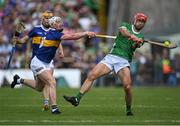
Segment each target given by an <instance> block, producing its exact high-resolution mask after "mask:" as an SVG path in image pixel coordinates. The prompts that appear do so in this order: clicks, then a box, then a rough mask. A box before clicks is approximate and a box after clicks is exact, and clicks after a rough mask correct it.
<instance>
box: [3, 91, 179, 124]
mask: <svg viewBox="0 0 180 126" xmlns="http://www.w3.org/2000/svg"><path fill="white" fill-rule="evenodd" d="M77 92H78V89H67V88H65V89H64V88H62V89H60V88H58V89H57V99H58V105H59V106H60V108H61V111H62V114H61V115H52V114H51V113H50V111H48V112H42V111H41V109H42V108H41V107H42V94H41V93H38V92H35V91H33V90H31V89H29V88H22V89H9V88H0V125H2V124H5V125H7V124H16V125H20V124H22V125H33V124H36V125H38V124H40V125H52V124H56V125H72V124H74V125H118V124H126V125H131V124H137V125H139V124H143V125H147V124H162V125H163V124H169V125H171V124H176V125H180V87H176V88H172V87H134V88H133V112H134V116H132V117H127V116H126V115H125V102H124V92H123V89H122V88H92V89H91V91H90V92H89V93H88V94H86V95H85V96H84V97H83V99H82V100H81V104H80V106H78V107H74V106H72V105H71V104H69V103H67V102H66V101H65V100H64V99H63V98H62V96H63V95H64V94H66V95H75V94H77Z"/></svg>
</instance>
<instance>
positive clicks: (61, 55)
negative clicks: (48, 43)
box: [58, 43, 64, 58]
mask: <svg viewBox="0 0 180 126" xmlns="http://www.w3.org/2000/svg"><path fill="white" fill-rule="evenodd" d="M58 52H59V57H60V58H64V51H63V47H62V44H61V43H60V44H59V47H58Z"/></svg>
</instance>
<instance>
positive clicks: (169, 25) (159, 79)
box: [0, 0, 180, 124]
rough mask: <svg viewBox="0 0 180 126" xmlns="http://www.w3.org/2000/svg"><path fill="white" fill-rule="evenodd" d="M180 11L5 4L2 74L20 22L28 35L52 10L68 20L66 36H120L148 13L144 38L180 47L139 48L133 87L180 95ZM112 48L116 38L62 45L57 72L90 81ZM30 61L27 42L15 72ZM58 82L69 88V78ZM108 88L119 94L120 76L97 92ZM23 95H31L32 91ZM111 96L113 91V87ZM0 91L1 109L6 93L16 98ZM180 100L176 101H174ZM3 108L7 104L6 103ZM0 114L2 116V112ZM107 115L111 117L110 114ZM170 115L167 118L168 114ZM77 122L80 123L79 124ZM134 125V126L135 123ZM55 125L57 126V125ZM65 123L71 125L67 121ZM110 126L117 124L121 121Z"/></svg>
mask: <svg viewBox="0 0 180 126" xmlns="http://www.w3.org/2000/svg"><path fill="white" fill-rule="evenodd" d="M179 7H180V1H179V0H172V1H169V0H158V1H157V0H143V1H142V0H141V1H137V0H136V1H135V0H0V73H1V75H3V74H4V73H6V72H7V71H8V70H5V67H6V64H7V61H8V59H9V56H10V51H11V48H12V44H11V38H12V35H13V32H14V26H15V23H16V22H18V21H19V20H21V21H23V22H24V23H25V25H26V32H25V33H27V32H28V31H29V30H30V29H31V28H32V27H33V26H35V25H38V24H40V15H41V13H42V12H44V11H45V10H51V11H53V13H54V15H56V16H60V17H62V18H63V20H64V32H65V33H75V32H80V31H87V30H88V31H94V32H97V33H101V34H108V35H115V34H116V32H117V28H118V26H119V25H120V24H121V23H122V22H123V21H127V22H132V21H133V15H134V14H135V13H137V12H144V13H145V14H146V15H147V16H148V17H149V18H148V22H147V24H146V26H145V28H144V30H143V33H144V34H145V37H146V38H147V39H150V40H157V41H164V40H171V41H173V42H175V43H176V44H177V45H178V48H176V49H173V50H167V49H164V48H161V47H158V46H152V45H149V44H145V45H144V46H143V47H142V48H141V49H138V51H137V52H136V53H135V56H134V59H133V61H132V64H131V73H132V78H133V86H134V87H136V86H137V88H135V90H136V91H137V92H138V91H139V90H138V89H140V91H142V92H145V90H144V89H142V86H148V87H149V86H153V87H151V88H153V90H156V89H154V86H160V88H158V89H159V90H163V91H162V92H161V91H157V92H160V93H159V94H161V93H162V94H163V93H165V94H171V93H178V90H179V87H178V86H179V85H180V15H179ZM25 33H24V34H25ZM112 43H113V41H112V39H99V38H92V39H89V38H84V39H80V40H78V41H76V42H73V41H63V42H62V45H63V48H64V54H65V57H64V58H63V59H59V58H58V56H56V57H55V59H54V61H55V67H56V68H57V69H58V70H61V69H63V70H68V69H76V70H77V69H78V70H79V71H80V74H81V82H82V81H83V80H84V79H85V77H86V76H87V73H88V72H89V70H90V69H91V68H93V66H95V65H96V64H97V63H98V62H99V61H100V60H101V59H102V58H103V57H104V56H105V55H106V54H107V53H108V52H109V49H110V48H111V46H112ZM30 58H31V44H30V42H28V43H27V44H25V45H23V48H18V47H17V48H16V52H15V54H14V57H13V60H12V64H11V67H10V70H11V71H13V70H19V69H29V62H30ZM166 62H170V64H169V65H168V66H167V65H166ZM167 67H168V68H170V70H169V71H166V68H167ZM3 77H4V76H1V77H0V78H1V80H2V82H1V83H2V85H1V86H2V87H9V81H8V80H7V78H5V77H4V78H3ZM57 80H58V78H57ZM58 83H59V84H58V85H60V86H64V85H66V80H64V78H63V79H62V78H60V81H58ZM61 84H62V85H61ZM105 86H106V87H109V86H110V87H117V89H118V87H120V86H121V83H120V82H119V80H118V79H117V78H116V76H115V77H114V76H113V75H108V76H105V77H102V78H101V79H98V80H97V81H96V82H95V84H94V87H101V88H100V89H99V90H100V91H101V90H102V92H103V91H105V92H108V91H107V90H106V89H103V88H102V87H105ZM164 86H165V87H164ZM166 86H168V87H166ZM174 86H176V87H177V89H176V90H175V88H173V87H174ZM151 88H150V89H151ZM166 88H168V90H170V91H167V92H165V91H164V89H165V90H166ZM24 90H25V91H26V90H27V89H24ZM60 90H61V92H63V93H66V92H65V91H67V92H71V91H68V89H65V91H63V90H62V89H60ZM94 90H95V92H94V93H95V94H96V93H97V90H98V89H94ZM146 90H147V89H146ZM110 91H112V89H111V88H110ZM116 91H117V90H116V89H115V92H116ZM136 91H135V92H136ZM0 92H1V96H2V97H0V98H1V102H0V104H1V103H3V100H4V102H7V103H8V101H6V100H7V99H6V98H4V99H3V97H4V96H5V94H7V92H8V93H9V94H10V95H11V93H12V91H10V90H9V89H8V88H1V91H0ZM3 92H4V93H3ZM16 92H17V91H16ZM72 92H73V91H72ZM72 92H71V93H72ZM112 92H113V91H112ZM112 92H111V93H112ZM147 92H148V91H147ZM157 92H156V93H157ZM149 93H150V92H149ZM12 94H13V93H12ZM30 94H31V93H30ZM95 94H94V95H95ZM112 94H113V93H112ZM137 94H138V93H137ZM144 94H145V93H144ZM36 95H37V94H35V96H36ZM97 95H98V94H97ZM157 95H158V94H157ZM6 96H8V95H6ZM12 96H13V95H12ZM174 96H176V97H177V98H178V95H176V94H174ZM89 97H91V96H89ZM92 97H93V96H92ZM162 97H163V96H162ZM87 99H88V98H87ZM175 99H176V98H174V99H173V100H175ZM171 100H172V99H171ZM85 102H87V101H85ZM87 103H88V102H87ZM147 103H148V101H147ZM154 103H156V102H154ZM1 105H2V104H1ZM159 105H161V103H159ZM173 105H179V103H178V102H177V103H174V104H173ZM4 106H6V105H5V104H4ZM2 107H3V105H2V106H1V109H0V110H2ZM36 107H37V106H36ZM167 107H168V105H167ZM166 109H167V108H166ZM10 110H11V109H10ZM172 110H174V111H176V112H177V113H178V112H179V111H178V108H176V109H173V108H172ZM96 111H98V110H96ZM0 112H2V113H3V111H0ZM2 113H1V115H2ZM69 113H70V112H69ZM106 114H108V112H107V113H106ZM163 114H164V113H163ZM166 114H167V115H168V113H166ZM160 115H161V114H160ZM120 116H122V115H120ZM177 116H178V115H177V114H176V115H175V117H177ZM142 117H143V116H142ZM0 118H1V117H0ZM10 119H11V118H10ZM105 119H106V118H105ZM123 119H124V118H123ZM123 119H122V120H123ZM107 120H108V119H107ZM122 120H120V121H122ZM162 120H163V119H162ZM162 120H161V121H162ZM174 120H175V121H174V123H175V124H179V122H180V121H179V120H178V117H177V120H176V118H174ZM98 121H99V120H98ZM98 121H97V122H98ZM161 121H160V124H161ZM87 122H88V121H87ZM99 122H101V121H99ZM122 122H123V121H122ZM167 122H168V123H167ZM167 122H164V123H167V124H172V123H173V121H172V122H171V121H168V120H167ZM24 123H25V122H24ZM24 123H20V124H24ZM72 123H73V122H72ZM74 123H75V124H78V123H76V121H75V122H74ZM85 123H86V122H85ZM123 123H126V122H123ZM132 123H133V124H134V123H136V121H134V122H132ZM137 123H138V122H137ZM154 123H155V124H156V123H158V124H159V122H158V121H157V122H156V121H154ZM154 123H153V121H152V122H150V124H154ZM162 123H163V121H162ZM1 124H3V121H1ZM30 124H31V123H30ZM36 124H41V123H36ZM53 124H56V122H55V123H53ZM63 124H66V122H65V123H63ZM67 124H70V123H67ZM82 124H84V123H82ZM90 124H91V123H90ZM97 124H103V123H97ZM108 124H118V121H117V122H114V123H108ZM128 124H129V123H128ZM130 124H131V123H130ZM139 124H149V123H148V121H147V122H146V121H144V122H143V123H142V122H139Z"/></svg>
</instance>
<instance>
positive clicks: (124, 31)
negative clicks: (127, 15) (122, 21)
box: [119, 28, 132, 38]
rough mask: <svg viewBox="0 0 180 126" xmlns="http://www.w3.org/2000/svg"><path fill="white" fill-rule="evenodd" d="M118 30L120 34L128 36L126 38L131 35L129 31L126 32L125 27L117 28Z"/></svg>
mask: <svg viewBox="0 0 180 126" xmlns="http://www.w3.org/2000/svg"><path fill="white" fill-rule="evenodd" d="M119 32H120V33H121V35H122V36H124V37H128V38H129V37H131V35H132V34H131V33H129V32H128V31H127V30H126V29H124V28H120V29H119Z"/></svg>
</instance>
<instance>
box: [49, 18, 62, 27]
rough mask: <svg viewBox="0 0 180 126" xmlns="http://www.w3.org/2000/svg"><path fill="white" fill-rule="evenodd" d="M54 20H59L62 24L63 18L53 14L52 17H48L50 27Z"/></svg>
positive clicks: (52, 25)
mask: <svg viewBox="0 0 180 126" xmlns="http://www.w3.org/2000/svg"><path fill="white" fill-rule="evenodd" d="M55 22H60V23H61V24H62V25H63V20H62V18H61V17H58V16H53V17H52V18H50V19H49V24H50V26H51V27H54V23H55Z"/></svg>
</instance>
